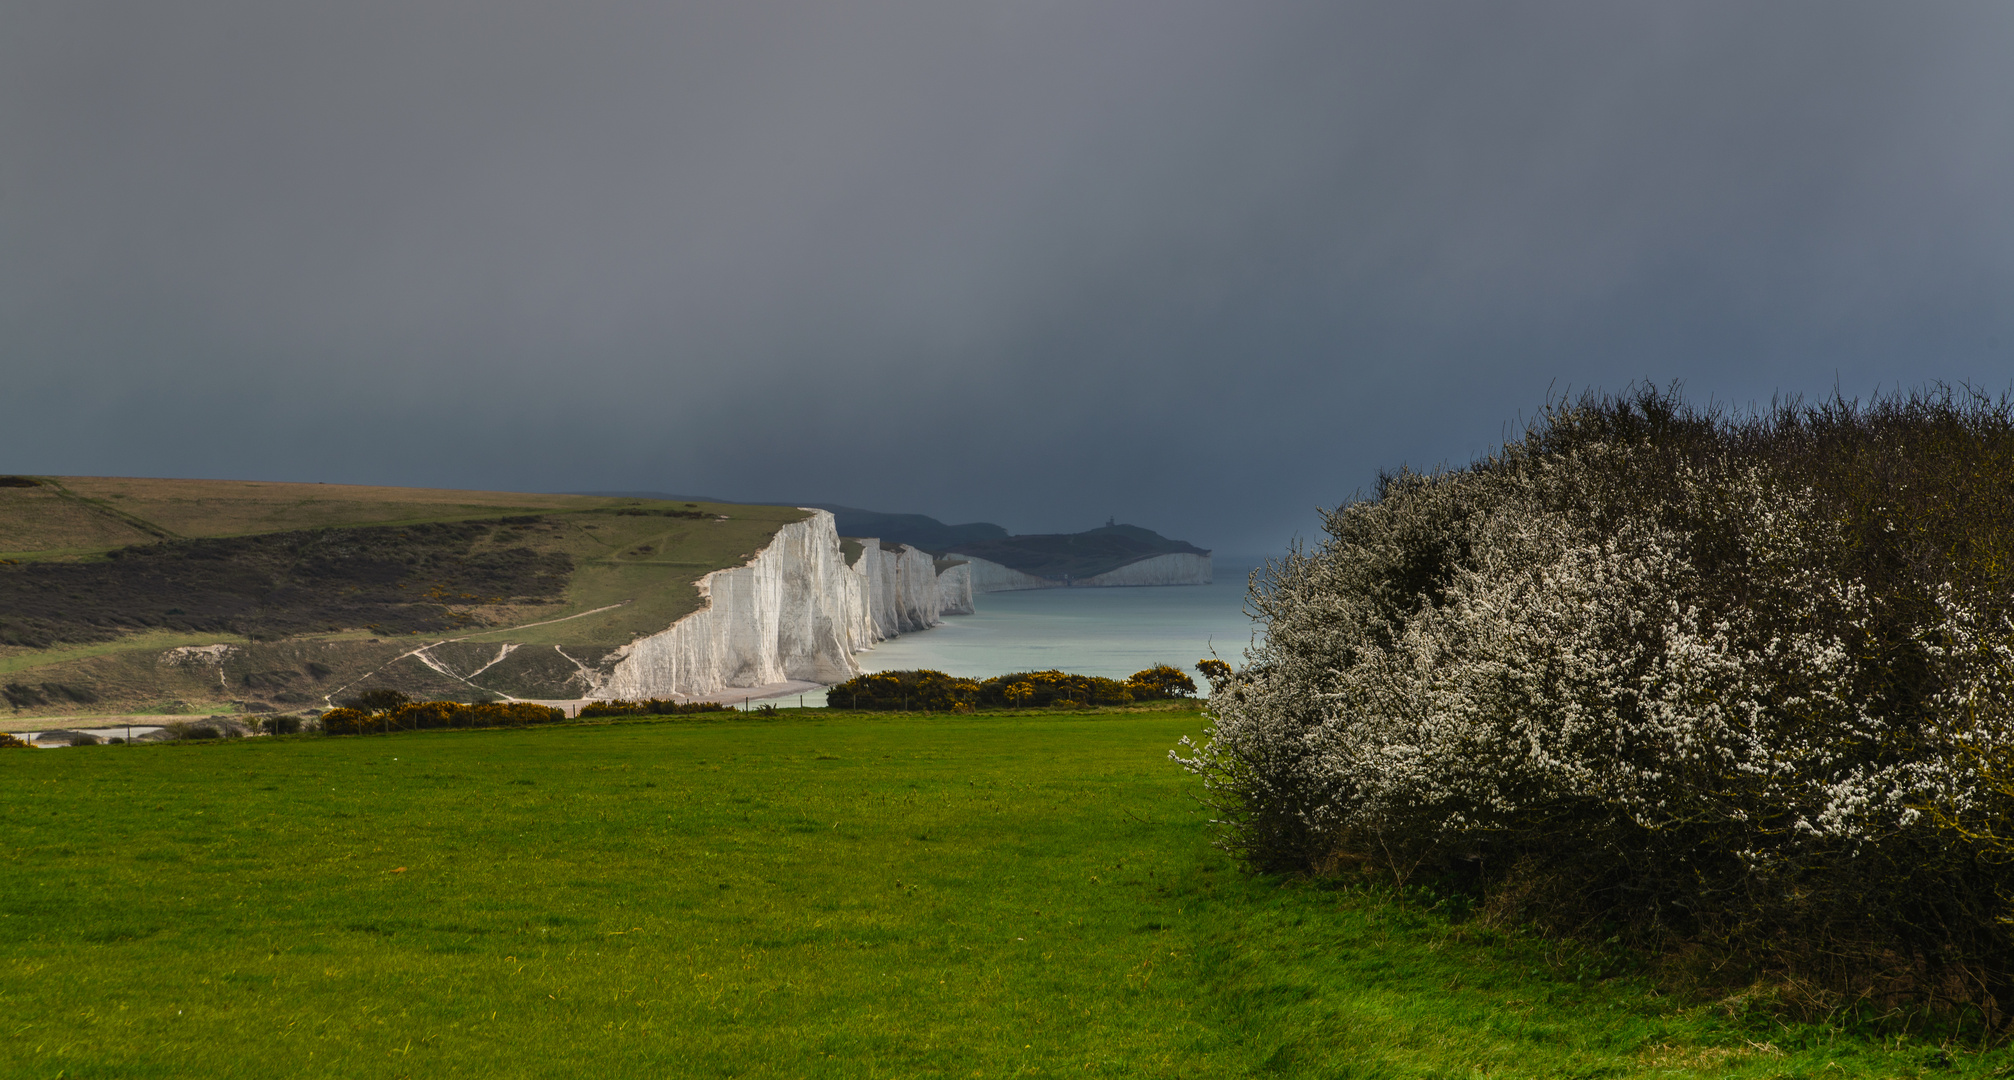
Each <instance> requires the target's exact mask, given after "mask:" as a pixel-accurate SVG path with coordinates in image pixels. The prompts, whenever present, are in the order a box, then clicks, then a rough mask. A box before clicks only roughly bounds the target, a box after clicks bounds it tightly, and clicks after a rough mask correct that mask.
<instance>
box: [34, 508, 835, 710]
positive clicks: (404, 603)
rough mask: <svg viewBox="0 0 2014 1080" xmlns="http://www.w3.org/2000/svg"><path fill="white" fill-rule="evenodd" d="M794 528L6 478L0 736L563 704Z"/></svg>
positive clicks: (741, 512)
mask: <svg viewBox="0 0 2014 1080" xmlns="http://www.w3.org/2000/svg"><path fill="white" fill-rule="evenodd" d="M803 517H804V512H803V511H800V510H797V509H794V508H790V507H763V506H741V505H733V506H730V505H714V504H700V503H683V502H680V503H672V502H661V501H650V500H642V499H630V498H598V497H590V496H577V495H535V494H517V493H508V492H468V491H436V490H424V489H408V488H370V487H350V486H345V485H333V484H274V483H244V482H235V481H228V482H227V481H201V480H144V479H119V478H103V477H53V478H44V477H34V478H17V479H15V480H14V481H13V482H12V483H10V484H7V485H0V550H5V551H6V552H7V554H6V555H5V556H4V557H0V693H4V695H5V697H4V705H5V706H6V709H5V711H0V717H8V716H11V717H15V718H25V717H34V716H43V715H78V714H109V713H140V714H150V713H163V712H165V713H176V712H191V711H206V710H208V711H215V710H219V709H230V708H250V709H254V710H259V709H268V708H278V709H285V708H298V707H303V706H308V705H314V704H320V703H321V702H322V699H323V698H324V697H326V696H327V695H328V694H329V693H330V692H332V691H336V690H339V689H340V688H342V687H346V686H352V685H355V684H358V683H360V682H364V681H368V682H370V683H371V684H372V685H387V686H393V687H396V688H399V689H404V690H406V691H408V692H410V693H414V694H424V695H432V696H453V697H461V698H467V697H471V696H481V695H482V694H484V693H485V692H492V693H505V694H512V695H516V696H525V697H572V696H576V694H577V692H578V687H577V686H574V687H569V686H567V685H565V681H566V680H567V679H568V677H569V676H572V675H575V674H576V673H577V672H579V671H580V670H581V666H582V665H586V666H587V667H590V668H592V667H594V666H595V665H597V664H598V663H601V662H603V661H604V659H605V658H606V655H607V654H608V652H609V651H610V650H612V649H614V648H615V647H617V646H620V645H622V644H625V643H627V642H628V641H630V640H631V639H633V638H634V637H636V636H637V635H639V634H647V633H652V632H655V631H658V630H662V629H664V628H665V627H666V626H669V625H670V624H671V623H672V622H674V621H676V620H677V619H678V618H680V617H682V616H684V615H686V614H688V613H690V612H692V611H694V610H696V609H697V608H698V606H699V603H700V600H699V595H698V591H697V590H696V588H694V582H696V581H697V580H698V579H699V578H701V577H703V576H705V574H707V573H708V572H710V571H712V570H716V569H720V568H723V567H729V566H736V565H740V564H741V563H743V562H745V561H747V559H748V558H749V557H751V556H752V555H753V554H754V553H755V552H757V551H758V550H760V549H761V548H762V547H763V546H765V545H766V544H767V543H768V542H769V539H770V537H772V536H773V535H775V532H776V530H777V529H778V528H779V527H781V526H782V525H784V524H786V523H788V522H791V521H796V520H801V519H802V518H803ZM437 642H441V643H443V644H440V645H438V646H437V647H436V648H435V649H434V650H432V651H430V652H429V653H428V654H427V655H426V656H425V657H423V658H422V657H417V656H410V655H407V654H409V653H411V652H412V651H413V650H414V649H416V648H419V647H421V646H426V645H432V644H434V643H437ZM216 645H223V646H227V647H228V648H227V649H224V650H216V649H207V647H209V646H216ZM505 646H521V648H513V649H508V650H507V649H505V648H504V647H505ZM183 647H197V648H202V649H206V650H207V651H202V652H189V651H188V650H187V649H184V648H183ZM177 649H183V651H182V652H179V653H178V652H175V650H177ZM500 652H503V653H504V654H505V655H504V656H503V659H502V660H501V662H497V661H498V657H499V653H500ZM427 661H431V663H428V662H427ZM438 669H445V672H446V673H443V671H442V670H438ZM477 672H480V674H479V675H477V674H476V673H477Z"/></svg>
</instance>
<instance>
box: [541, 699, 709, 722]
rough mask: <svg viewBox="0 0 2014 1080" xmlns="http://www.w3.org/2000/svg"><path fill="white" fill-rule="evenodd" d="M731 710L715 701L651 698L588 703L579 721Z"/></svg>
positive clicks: (582, 709) (582, 707)
mask: <svg viewBox="0 0 2014 1080" xmlns="http://www.w3.org/2000/svg"><path fill="white" fill-rule="evenodd" d="M732 711H733V709H731V708H730V707H728V706H726V705H722V704H720V703H719V702H716V701H669V700H666V699H664V698H651V699H650V700H648V701H623V700H620V699H617V700H613V701H590V702H588V703H587V704H585V705H582V706H581V707H580V713H579V714H578V715H579V716H580V718H581V719H587V718H590V717H595V716H694V715H697V714H699V713H713V712H732Z"/></svg>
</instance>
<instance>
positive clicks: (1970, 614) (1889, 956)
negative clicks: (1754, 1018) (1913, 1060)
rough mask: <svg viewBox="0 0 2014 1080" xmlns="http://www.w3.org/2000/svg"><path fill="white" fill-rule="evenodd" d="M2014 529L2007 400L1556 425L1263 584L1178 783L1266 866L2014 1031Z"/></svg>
mask: <svg viewBox="0 0 2014 1080" xmlns="http://www.w3.org/2000/svg"><path fill="white" fill-rule="evenodd" d="M2010 523H2014V416H2010V409H2009V405H2008V403H2007V402H2006V401H2005V400H2002V401H1997V402H1996V401H1993V400H1989V399H1985V398H1983V397H1979V396H1976V395H1959V394H1953V393H1951V392H1948V391H1938V392H1934V393H1917V394H1913V395H1909V396H1903V397H1893V398H1886V399H1880V400H1876V401H1875V402H1873V403H1872V404H1869V405H1860V404H1855V403H1849V402H1844V401H1839V400H1834V401H1832V402H1829V403H1827V404H1824V405H1821V406H1817V407H1802V406H1798V405H1785V406H1780V407H1778V408H1776V409H1774V410H1773V411H1771V412H1769V413H1767V414H1763V415H1758V416H1748V417H1735V416H1729V415H1726V414H1723V413H1719V412H1715V411H1710V410H1700V409H1696V408H1692V407H1688V406H1687V405H1685V404H1684V403H1683V402H1681V401H1680V400H1679V399H1678V398H1677V396H1676V395H1675V394H1674V393H1669V392H1659V391H1655V390H1644V391H1641V392H1637V393H1633V394H1630V395H1626V396H1623V397H1611V398H1595V397H1588V398H1583V399H1582V400H1580V401H1578V402H1563V403H1560V404H1559V405H1557V406H1555V407H1553V408H1551V409H1549V410H1548V411H1547V412H1546V413H1544V414H1543V415H1542V417H1541V418H1540V420H1539V421H1538V422H1537V423H1535V424H1534V425H1533V427H1532V428H1531V429H1530V430H1529V431H1528V432H1527V433H1526V434H1525V436H1524V437H1523V438H1522V439H1520V440H1518V441H1515V442H1512V443H1510V444H1507V445H1506V446H1504V447H1503V449H1502V451H1501V452H1499V453H1497V454H1495V455H1493V456H1491V457H1489V458H1487V459H1485V460H1482V461H1478V462H1476V463H1475V464H1473V465H1471V466H1470V467H1468V468H1466V469H1461V470H1457V471H1446V472H1437V473H1432V474H1422V473H1415V472H1400V473H1397V474H1392V475H1387V476H1385V477H1382V478H1381V479H1380V482H1379V484H1378V489H1377V492H1376V494H1375V497H1373V498H1369V499H1366V500H1363V501H1358V502H1354V503H1351V504H1349V505H1346V506H1343V507H1341V508H1339V509H1337V510H1335V511H1334V512H1332V513H1330V514H1328V515H1327V516H1326V521H1325V530H1326V532H1327V534H1328V535H1327V538H1326V539H1325V540H1324V541H1323V542H1322V543H1321V545H1320V546H1319V547H1317V548H1315V549H1313V550H1298V549H1297V550H1295V551H1293V552H1291V553H1289V554H1288V555H1287V557H1286V558H1285V559H1283V560H1281V561H1280V562H1278V563H1275V564H1271V565H1269V566H1268V567H1267V568H1266V569H1265V570H1264V571H1262V572H1261V574H1260V575H1259V576H1258V577H1257V579H1256V580H1255V582H1254V585H1253V590H1252V595H1251V605H1252V607H1253V609H1254V611H1255V612H1256V613H1257V616H1258V618H1259V619H1260V620H1261V621H1262V622H1263V623H1264V624H1265V629H1266V633H1265V635H1264V637H1263V639H1262V641H1261V643H1260V644H1259V645H1258V646H1257V647H1255V649H1254V650H1253V652H1252V653H1251V654H1250V657H1249V662H1248V663H1247V665H1246V666H1245V667H1244V668H1243V669H1241V670H1238V671H1236V672H1232V671H1230V670H1228V669H1227V668H1222V667H1221V666H1220V667H1219V668H1217V669H1216V670H1212V671H1210V672H1207V674H1210V675H1211V677H1212V682H1213V693H1212V694H1211V697H1210V708H1211V712H1212V714H1213V716H1214V725H1213V728H1212V730H1211V733H1210V736H1209V738H1208V741H1207V743H1206V744H1205V745H1202V746H1188V747H1186V748H1185V749H1184V750H1181V751H1178V755H1177V756H1178V760H1181V761H1182V762H1183V763H1184V764H1185V765H1186V766H1187V767H1188V768H1190V769H1191V770H1193V771H1195V772H1197V773H1199V774H1201V776H1202V777H1203V778H1204V780H1205V782H1206V786H1207V788H1208V790H1209V792H1210V793H1211V798H1212V799H1213V801H1214V803H1215V804H1216V805H1217V806H1218V808H1219V809H1220V811H1221V813H1220V818H1221V820H1222V821H1223V822H1224V824H1225V827H1226V829H1227V832H1226V840H1227V842H1228V843H1229V845H1230V846H1231V847H1233V848H1234V849H1235V850H1236V851H1238V852H1239V853H1241V854H1242V855H1243V856H1244V857H1245V858H1246V859H1247V860H1249V861H1250V862H1251V863H1252V864H1254V865H1255V866H1258V867H1261V868H1267V869H1274V870H1298V871H1315V872H1332V871H1335V870H1338V869H1341V868H1344V867H1346V866H1355V867H1358V868H1359V869H1363V870H1370V871H1374V872H1376V873H1379V874H1384V875H1389V876H1390V877H1391V878H1392V879H1394V880H1396V881H1399V882H1407V881H1415V882H1418V881H1423V880H1425V879H1432V880H1433V881H1435V882H1436V883H1439V884H1442V885H1451V886H1453V887H1456V888H1460V889H1464V890H1466V891H1468V892H1469V893H1471V894H1472V895H1480V896H1481V897H1483V898H1484V899H1485V902H1486V903H1488V904H1492V905H1495V907H1496V909H1497V910H1499V911H1502V912H1505V913H1507V914H1511V915H1514V916H1515V917H1519V918H1526V919H1535V920H1537V921H1539V922H1541V923H1542V924H1548V925H1551V926H1553V927H1555V928H1558V929H1565V930H1584V931H1598V932H1601V933H1603V934H1610V933H1615V932H1624V933H1627V934H1631V935H1634V936H1635V938H1636V940H1638V941H1642V942H1649V943H1663V944H1672V943H1680V942H1682V943H1686V944H1688V945H1691V946H1695V947H1697V946H1706V947H1709V950H1710V951H1713V952H1714V953H1715V955H1717V956H1720V957H1723V958H1746V959H1747V960H1748V961H1750V962H1751V963H1750V966H1749V967H1748V968H1747V970H1748V972H1749V973H1750V974H1755V973H1757V972H1758V971H1759V970H1773V971H1776V972H1778V973H1780V974H1784V973H1787V974H1793V975H1795V976H1796V978H1797V979H1798V980H1800V981H1801V983H1802V984H1803V985H1806V986H1815V987H1818V988H1820V989H1821V990H1826V989H1829V990H1830V991H1831V992H1834V993H1835V994H1852V993H1859V994H1872V995H1873V996H1874V998H1875V999H1876V1000H1881V1001H1884V1002H1886V1003H1889V1004H1894V1003H1898V1002H1903V1001H1914V1002H1916V1003H1918V1004H1926V1005H1930V1006H1949V1005H1951V1004H1953V1003H1961V1002H1962V1003H1965V1004H1967V1005H1970V1006H1976V1007H1977V1008H1978V1009H1980V1010H1981V1012H1982V1014H1984V1015H1985V1016H1986V1017H1987V1018H1988V1019H1989V1020H1990V1021H1992V1022H1994V1023H1996V1024H1998V1023H2004V1022H2005V1020H2006V1014H2005V1013H2004V1012H2003V1010H2005V1009H2007V1008H2008V1007H2009V1004H2010V1003H2014V934H2010V931H2014V903H2010V901H2014V525H2010ZM1757 965H1760V967H1759V968H1758V966H1757ZM1833 1000H1835V1001H1836V1000H1843V999H1840V998H1837V997H1835V998H1834V999H1833Z"/></svg>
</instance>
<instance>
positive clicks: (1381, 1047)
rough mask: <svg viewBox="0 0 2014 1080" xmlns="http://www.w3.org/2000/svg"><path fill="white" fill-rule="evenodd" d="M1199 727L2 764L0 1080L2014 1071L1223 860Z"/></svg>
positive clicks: (843, 728)
mask: <svg viewBox="0 0 2014 1080" xmlns="http://www.w3.org/2000/svg"><path fill="white" fill-rule="evenodd" d="M1202 724H1203V718H1202V717H1201V716H1199V715H1198V714H1197V713H1195V712H1193V711H1163V712H1110V713H1104V714H1099V715H1075V714H1056V715H1049V714H1033V715H1030V714H1022V715H992V716H988V715H980V716H970V717H950V716H915V715H909V716H873V717H868V716H858V715H845V714H839V715H827V714H824V713H822V712H810V713H804V714H799V713H793V712H791V711H785V712H784V713H783V714H782V719H779V720H769V721H764V720H759V719H752V718H751V719H740V718H736V719H731V720H726V721H716V722H695V721H684V722H673V723H656V724H652V723H625V724H621V725H616V726H602V727H583V726H574V727H557V728H551V729H544V730H529V731H500V732H473V733H445V732H439V733H418V734H403V735H393V736H389V737H356V738H341V739H327V738H315V739H309V738H300V739H251V740H242V741H237V742H231V743H224V744H218V743H211V744H182V745H167V746H131V747H128V746H105V747H96V748H80V749H71V750H60V751H21V752H19V753H17V754H15V755H13V756H12V757H10V758H9V759H8V760H7V761H6V763H5V767H4V768H0V802H4V804H5V805H7V806H8V807H10V823H11V824H12V826H13V828H12V830H11V832H10V843H9V844H8V845H7V846H6V848H5V849H4V851H0V860H4V871H0V1012H4V1014H5V1015H6V1017H7V1023H8V1028H7V1031H8V1036H9V1037H8V1038H7V1039H5V1040H0V1076H24V1077H25V1076H58V1075H64V1076H129V1075H160V1076H196V1075H202V1076H277V1075H297V1074H302V1073H308V1074H312V1075H316V1076H329V1077H345V1076H401V1075H410V1076H485V1077H576V1076H742V1077H801V1076H814V1077H895V1076H902V1077H909V1076H922V1077H928V1076H946V1077H948V1076H957V1077H961V1078H962V1077H973V1076H980V1077H998V1076H1023V1075H1026V1076H1054V1075H1071V1076H1156V1077H1159V1076H1166V1077H1175V1076H1198V1077H1202V1076H1207V1077H1241V1076H1275V1077H1341V1076H1357V1077H1394V1078H1397V1077H1478V1076H1490V1077H1499V1078H1515V1077H1544V1078H1556V1077H1575V1076H1579V1077H1612V1078H1629V1077H1661V1078H1681V1077H1715V1078H1718V1077H1756V1078H1760V1077H1791V1076H1809V1077H1821V1076H1823V1077H1835V1076H1838V1077H1855V1076H1866V1077H1909V1076H1985V1075H2003V1074H2002V1073H2000V1072H1997V1071H1996V1070H1999V1069H2001V1068H2003V1067H2005V1066H2006V1065H2007V1064H2008V1059H2007V1056H2006V1055H2005V1054H2004V1053H2002V1052H1995V1053H1992V1054H1986V1055H1979V1054H1976V1053H1974V1052H1969V1051H1967V1050H1966V1049H1963V1048H1961V1047H1958V1046H1946V1045H1940V1044H1939V1043H1938V1041H1937V1040H1935V1039H1926V1038H1924V1037H1923V1036H1922V1035H1921V1034H1920V1033H1919V1034H1916V1035H1910V1034H1907V1033H1906V1029H1905V1027H1904V1026H1903V1025H1901V1024H1896V1025H1894V1026H1893V1027H1892V1028H1891V1029H1888V1030H1886V1031H1870V1032H1869V1033H1868V1034H1866V1035H1861V1034H1856V1033H1854V1032H1853V1031H1849V1030H1844V1029H1841V1028H1838V1027H1829V1026H1807V1025H1798V1024H1779V1023H1776V1022H1774V1021H1772V1020H1768V1019H1766V1018H1763V1017H1762V1016H1761V1014H1759V1013H1754V1012H1751V1011H1749V1010H1748V1008H1747V1007H1746V1005H1744V1003H1743V1002H1744V999H1742V998H1736V999H1730V1000H1729V1001H1726V1002H1717V1003H1690V1002H1686V1001H1680V1000H1676V999H1672V998H1666V997H1659V996H1657V995H1655V994H1653V993H1651V992H1650V990H1649V988H1648V987H1646V986H1645V985H1643V984H1642V983H1641V982H1639V981H1637V980H1635V979H1634V978H1632V977H1630V976H1628V975H1627V974H1619V973H1618V970H1617V968H1616V966H1615V964H1614V961H1613V958H1604V957H1599V956H1592V955H1588V954H1585V953H1580V952H1575V951H1573V950H1570V949H1562V948H1560V947H1558V946H1554V945H1547V944H1545V943H1543V942H1538V941H1535V940H1532V939H1529V938H1526V937H1524V936H1523V935H1521V934H1519V933H1517V932H1515V931H1513V930H1506V929H1503V928H1491V927H1485V926H1479V925H1477V924H1475V923H1474V922H1465V921H1461V920H1459V919H1457V918H1455V917H1453V916H1451V915H1449V914H1448V913H1447V912H1446V911H1444V910H1439V911H1437V910H1431V909H1430V907H1429V904H1428V902H1426V901H1417V902H1399V901H1396V900H1394V899H1392V898H1389V897H1386V896H1381V895H1378V894H1371V893H1362V892H1352V891H1348V890H1335V889H1329V888H1324V887H1321V886H1319V885H1316V884H1313V883H1309V882H1305V881H1302V880H1299V879H1293V878H1276V877H1266V876H1252V875H1246V874H1242V873H1240V872H1239V871H1237V869H1236V868H1235V867H1234V866H1233V865H1232V863H1231V862H1230V861H1229V860H1228V858H1227V857H1226V856H1225V855H1223V854H1222V853H1220V852H1218V851H1216V850H1215V849H1214V848H1213V847H1212V846H1211V843H1210V839H1211V837H1210V830H1209V827H1208V825H1207V824H1206V822H1205V816H1206V815H1204V814H1200V813H1198V812H1197V807H1196V804H1195V802H1194V799H1193V796H1194V795H1195V794H1196V790H1195V786H1194V781H1193V780H1192V779H1190V778H1188V777H1186V776H1184V775H1183V774H1182V773H1181V772H1180V771H1179V770H1178V769H1176V768H1175V767H1173V766H1172V765H1171V763H1170V762H1169V761H1168V760H1167V757H1166V754H1167V750H1168V747H1169V745H1170V744H1171V743H1172V742H1173V741H1174V740H1175V739H1176V738H1178V737H1179V736H1182V735H1196V734H1198V733H1199V732H1200V729H1201V727H1202ZM1884 1035H1885V1039H1884Z"/></svg>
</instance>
